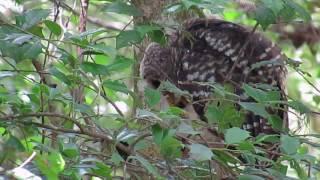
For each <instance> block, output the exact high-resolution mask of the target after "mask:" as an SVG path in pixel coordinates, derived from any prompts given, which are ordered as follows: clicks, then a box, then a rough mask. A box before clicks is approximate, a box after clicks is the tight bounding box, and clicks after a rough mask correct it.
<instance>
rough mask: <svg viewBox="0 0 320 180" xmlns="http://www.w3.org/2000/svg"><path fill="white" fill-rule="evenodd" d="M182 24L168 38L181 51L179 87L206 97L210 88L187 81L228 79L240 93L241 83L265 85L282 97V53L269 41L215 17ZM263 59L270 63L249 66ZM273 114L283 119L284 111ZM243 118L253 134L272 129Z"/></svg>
mask: <svg viewBox="0 0 320 180" xmlns="http://www.w3.org/2000/svg"><path fill="white" fill-rule="evenodd" d="M184 27H185V29H183V30H181V31H179V32H178V33H177V34H176V35H174V36H173V37H172V39H171V47H173V48H177V49H181V50H183V51H182V52H183V53H182V55H181V61H182V62H181V69H182V70H181V72H180V75H179V78H180V81H182V82H184V84H183V85H180V87H181V88H182V89H184V90H188V91H189V92H191V93H192V94H193V95H194V99H195V100H197V101H198V100H201V99H202V98H206V97H208V94H209V93H208V92H209V91H210V90H209V89H208V88H206V87H204V86H199V85H196V84H194V83H190V82H194V81H196V82H217V83H224V82H229V83H231V84H232V85H234V86H235V93H237V94H238V95H240V96H241V95H242V93H243V91H242V89H241V86H242V84H243V83H252V84H255V83H263V84H269V85H272V86H276V87H277V88H279V89H280V91H281V92H282V95H283V97H282V98H283V99H284V98H285V93H284V91H285V89H284V87H285V86H284V81H285V67H284V65H283V64H284V63H283V60H282V58H283V56H282V55H281V51H280V49H279V48H278V47H276V46H275V45H274V44H273V43H271V41H269V40H268V39H266V38H265V37H263V36H262V35H260V34H259V33H253V32H251V31H252V30H248V29H247V28H244V27H242V26H240V25H237V24H234V23H231V22H226V21H223V20H218V19H195V20H190V21H188V22H186V23H185V25H184ZM264 61H270V63H266V64H265V65H263V66H261V67H258V68H253V66H254V65H255V64H257V63H261V62H264ZM262 64H263V63H262ZM227 77H229V78H230V79H227V80H228V81H226V78H227ZM188 82H189V84H188ZM248 101H249V99H248ZM250 101H251V100H250ZM203 108H204V105H203V103H202V104H201V103H200V104H198V105H197V104H196V105H195V109H196V111H197V112H198V113H199V115H200V117H201V116H203V113H204V110H203ZM277 114H279V116H280V117H281V118H283V119H284V120H285V121H287V119H286V112H284V111H281V112H280V111H279V112H278V113H277ZM246 121H247V123H246V124H245V125H244V128H245V129H248V130H250V131H254V133H253V134H254V135H257V134H259V133H261V132H266V133H267V132H269V131H271V130H272V129H271V128H270V126H269V125H268V123H267V122H266V120H263V119H261V118H260V117H257V116H255V115H252V114H251V115H248V117H247V119H246Z"/></svg>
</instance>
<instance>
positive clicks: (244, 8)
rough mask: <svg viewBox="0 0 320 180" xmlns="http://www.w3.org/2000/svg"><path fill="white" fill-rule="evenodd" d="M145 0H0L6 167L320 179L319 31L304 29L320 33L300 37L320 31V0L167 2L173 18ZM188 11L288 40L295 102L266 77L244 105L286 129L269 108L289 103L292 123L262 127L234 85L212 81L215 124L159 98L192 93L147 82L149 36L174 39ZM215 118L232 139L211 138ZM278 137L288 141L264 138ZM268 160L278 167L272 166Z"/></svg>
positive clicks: (0, 147)
mask: <svg viewBox="0 0 320 180" xmlns="http://www.w3.org/2000/svg"><path fill="white" fill-rule="evenodd" d="M86 2H87V3H88V4H86ZM136 2H138V1H132V2H130V1H127V0H90V1H89V0H82V1H76V0H75V1H72V0H67V1H58V0H49V1H40V0H39V1H38V0H33V1H30V0H15V1H10V0H5V1H4V3H3V2H0V12H1V14H0V60H1V61H0V177H2V176H11V177H15V178H20V179H25V178H27V177H34V178H41V177H46V178H48V179H62V178H64V177H68V178H71V179H81V178H82V177H84V176H88V177H100V178H103V179H114V178H122V177H124V178H129V177H131V178H137V179H139V178H141V179H146V178H151V177H154V178H157V179H166V178H177V179H192V178H196V179H198V178H203V179H215V178H217V177H221V173H222V171H224V172H226V174H227V175H231V176H237V177H238V178H239V179H268V178H269V179H283V178H289V177H290V178H298V179H317V178H319V177H320V171H319V169H320V166H319V163H318V161H319V151H318V149H319V147H320V144H319V138H320V134H319V123H318V121H319V120H320V119H319V114H320V113H319V107H320V90H319V89H320V84H319V82H320V81H319V79H320V68H319V67H320V66H319V63H320V59H319V57H320V46H319V42H317V41H316V40H317V38H318V39H319V41H320V37H319V36H320V33H318V34H317V33H315V34H312V33H313V32H311V31H306V32H304V35H306V36H307V35H310V34H311V36H312V35H313V37H311V40H310V41H308V40H306V41H303V42H302V43H300V44H296V43H295V40H296V39H297V37H295V36H294V35H295V34H294V32H295V29H296V28H301V29H302V28H303V26H312V27H313V29H314V31H316V32H320V30H319V29H316V28H317V27H319V26H320V23H319V22H320V21H319V20H320V11H319V9H320V5H319V4H317V1H311V0H310V1H301V2H300V1H298V0H257V1H255V2H254V3H253V2H252V1H248V4H245V2H246V1H241V2H239V1H231V0H180V1H174V2H170V3H169V4H166V5H165V6H164V8H163V9H162V10H161V13H162V14H161V18H163V17H165V18H167V19H169V20H172V21H163V19H161V18H159V19H147V18H146V19H144V17H146V16H147V15H145V14H144V13H146V12H147V10H145V9H146V8H147V6H141V7H139V3H136ZM10 5H11V6H10ZM2 7H4V8H2ZM143 10H145V11H143ZM186 13H188V14H191V15H192V16H198V17H205V16H211V15H217V16H220V17H221V18H224V19H226V20H229V21H232V22H235V23H241V24H245V25H247V26H252V28H253V27H254V26H258V25H259V27H261V28H258V29H259V30H260V31H263V30H265V34H267V36H268V37H269V38H272V39H273V41H275V42H279V43H278V44H279V46H281V48H282V49H283V52H284V53H285V54H286V55H287V56H288V57H289V58H288V59H287V60H286V63H287V67H288V69H289V73H288V80H287V81H288V84H287V88H288V101H280V95H279V92H278V90H277V89H272V90H271V91H267V90H265V89H270V87H269V86H268V85H266V84H261V85H260V87H259V88H257V87H253V86H251V85H250V84H245V85H244V86H243V88H244V90H245V93H246V95H247V96H249V97H252V98H253V99H254V100H256V102H255V103H241V104H240V105H241V107H242V108H243V109H244V110H247V111H252V112H253V113H255V114H257V115H260V116H262V117H265V118H267V119H268V120H269V122H270V123H271V124H272V126H273V128H275V129H281V126H282V124H279V119H278V118H279V117H274V116H271V115H270V114H269V113H268V111H266V108H268V107H273V108H277V107H278V106H277V104H285V105H288V106H289V107H290V108H289V110H288V111H289V117H290V123H291V126H290V128H289V130H287V131H283V133H281V135H276V134H275V135H260V136H258V137H255V138H253V137H251V136H250V134H249V133H248V132H247V131H245V130H242V129H241V128H240V126H241V122H242V121H243V116H242V114H241V111H238V110H237V109H236V107H235V106H234V103H235V102H234V96H236V95H235V94H234V93H233V92H232V91H230V88H228V87H227V86H221V85H217V84H215V85H212V86H213V87H214V92H212V93H214V97H216V98H215V100H213V103H211V104H210V106H209V107H208V110H207V112H206V116H207V117H208V119H209V121H208V123H206V122H202V121H199V120H195V121H194V123H187V121H186V120H185V119H184V118H183V114H184V113H185V112H184V110H183V109H180V108H178V107H169V108H167V109H162V110H160V109H159V108H157V105H158V104H159V102H160V101H161V91H162V90H164V89H165V90H166V91H170V92H172V93H174V94H178V95H186V96H188V93H187V92H184V91H181V90H179V89H178V88H176V87H175V86H174V85H172V84H170V83H169V82H164V83H163V84H161V86H160V88H159V89H156V90H155V89H151V88H146V89H144V90H141V89H139V87H140V85H139V84H140V82H139V79H140V77H139V76H138V73H137V69H138V63H139V60H141V53H143V51H144V49H143V48H144V47H145V43H146V42H150V41H156V42H159V43H162V44H165V43H166V34H167V32H168V29H170V28H171V29H172V28H179V23H177V22H174V19H176V18H175V17H177V16H181V15H184V14H186ZM141 19H142V20H141ZM302 21H303V22H302ZM288 29H289V30H288ZM287 30H288V31H287ZM290 34H291V35H292V36H290ZM300 35H301V33H300ZM301 37H303V36H301ZM301 37H300V36H299V38H300V39H299V40H301ZM302 39H303V38H302ZM309 39H310V38H309ZM290 40H292V42H293V43H291V41H290ZM299 42H300V41H299ZM270 62H271V63H272V61H270ZM270 62H261V63H259V64H255V66H254V67H251V68H257V67H259V66H265V65H267V64H268V63H270ZM141 91H143V92H141ZM142 96H143V97H144V98H142ZM217 101H219V106H217V105H216V104H217ZM213 125H216V126H217V127H218V129H219V133H222V134H224V141H223V142H219V143H217V142H203V141H201V137H200V138H199V134H201V132H202V131H203V127H207V126H213ZM230 125H232V126H233V127H232V128H230ZM181 139H184V141H181ZM185 141H187V142H185ZM210 143H211V144H215V143H216V144H217V145H216V146H214V147H212V146H210V145H209V144H210ZM270 143H271V144H274V145H279V147H280V149H276V150H274V149H272V148H271V149H267V148H265V147H266V146H265V145H268V144H269V145H270ZM266 154H273V155H275V156H276V157H278V158H275V159H269V158H267V157H266ZM258 161H259V162H263V163H266V164H268V165H267V166H263V167H265V168H263V170H262V169H261V167H259V165H257V162H258ZM260 165H261V164H260ZM261 166H262V165H261Z"/></svg>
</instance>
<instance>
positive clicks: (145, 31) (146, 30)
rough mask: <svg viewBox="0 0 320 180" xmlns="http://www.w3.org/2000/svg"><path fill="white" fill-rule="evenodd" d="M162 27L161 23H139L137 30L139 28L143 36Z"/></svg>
mask: <svg viewBox="0 0 320 180" xmlns="http://www.w3.org/2000/svg"><path fill="white" fill-rule="evenodd" d="M161 29H162V28H161V27H160V26H159V25H156V24H151V25H138V26H136V27H135V30H137V31H138V32H139V33H140V36H141V37H144V36H145V35H146V34H148V33H150V32H152V31H158V30H161Z"/></svg>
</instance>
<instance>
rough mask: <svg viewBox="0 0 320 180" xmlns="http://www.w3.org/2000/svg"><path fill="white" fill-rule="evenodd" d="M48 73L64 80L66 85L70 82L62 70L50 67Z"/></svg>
mask: <svg viewBox="0 0 320 180" xmlns="http://www.w3.org/2000/svg"><path fill="white" fill-rule="evenodd" d="M49 72H50V74H52V75H53V76H54V77H56V78H57V79H59V80H60V81H62V82H64V83H65V84H67V85H70V84H71V81H70V79H69V78H68V76H66V75H65V74H64V73H63V72H61V71H60V70H58V69H57V68H55V67H52V68H51V69H50V70H49Z"/></svg>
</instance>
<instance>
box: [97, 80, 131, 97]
mask: <svg viewBox="0 0 320 180" xmlns="http://www.w3.org/2000/svg"><path fill="white" fill-rule="evenodd" d="M103 86H105V87H106V88H108V89H111V90H114V91H118V92H122V93H125V94H129V93H131V91H130V90H129V89H128V87H127V86H126V85H125V84H124V83H123V82H121V81H112V80H106V81H104V82H103Z"/></svg>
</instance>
